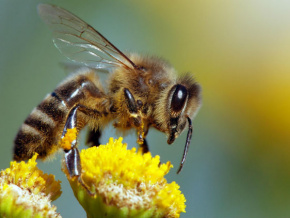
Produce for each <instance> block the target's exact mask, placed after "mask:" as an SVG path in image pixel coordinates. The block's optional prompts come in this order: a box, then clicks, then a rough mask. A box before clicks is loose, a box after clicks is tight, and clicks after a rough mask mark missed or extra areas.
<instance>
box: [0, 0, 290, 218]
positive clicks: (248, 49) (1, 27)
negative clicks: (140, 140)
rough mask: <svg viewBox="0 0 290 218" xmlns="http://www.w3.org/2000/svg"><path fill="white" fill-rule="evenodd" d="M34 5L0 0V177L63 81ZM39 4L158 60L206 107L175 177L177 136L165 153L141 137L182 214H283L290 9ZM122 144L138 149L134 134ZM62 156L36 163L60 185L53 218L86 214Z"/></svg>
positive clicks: (162, 1) (288, 202)
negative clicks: (27, 127) (31, 120)
mask: <svg viewBox="0 0 290 218" xmlns="http://www.w3.org/2000/svg"><path fill="white" fill-rule="evenodd" d="M39 2H40V1H36V0H34V1H33V0H26V1H21V0H19V1H14V0H2V1H1V2H0V31H1V34H0V49H1V50H0V102H1V103H0V129H1V131H0V138H1V148H0V149H1V150H0V151H1V152H0V168H1V169H2V168H6V167H8V166H9V161H10V160H11V157H12V141H13V138H14V136H15V134H16V132H17V130H18V128H19V126H20V125H21V123H22V122H23V121H24V119H25V117H26V116H27V115H28V114H29V113H30V111H31V110H32V109H33V107H35V106H36V105H37V104H38V103H39V102H40V101H41V100H42V99H43V97H44V96H45V95H46V94H47V93H49V92H51V91H52V90H53V89H54V88H55V87H56V85H57V84H58V83H59V82H60V81H61V80H62V79H63V78H65V77H66V75H67V73H66V72H65V71H64V70H63V69H62V67H61V66H60V65H59V63H60V62H63V61H66V59H65V58H64V57H63V56H62V55H61V54H60V53H59V52H58V51H57V49H55V47H54V45H53V43H52V41H51V32H50V30H49V29H48V28H47V26H46V25H45V24H44V23H43V22H42V21H41V20H40V18H39V17H38V15H37V12H36V6H37V4H38V3H39ZM41 2H49V3H52V4H57V5H59V6H62V7H64V8H66V9H67V10H69V11H71V12H73V13H75V14H77V15H78V16H80V17H81V18H82V19H84V20H85V21H87V22H88V23H90V24H91V25H92V26H94V27H95V28H96V29H97V30H99V31H100V32H101V33H102V34H103V35H105V36H106V37H107V38H108V39H109V40H110V41H111V42H112V43H113V44H115V45H116V46H117V47H118V48H119V49H120V50H122V51H136V52H140V53H143V54H154V55H157V56H161V57H164V58H165V59H167V60H168V61H170V62H171V63H172V64H173V66H175V68H176V69H177V70H178V71H179V72H186V71H190V72H192V73H193V74H194V75H195V77H196V79H197V80H198V81H199V82H200V83H201V85H202V88H203V106H202V108H201V110H200V112H199V114H198V115H197V117H196V119H195V120H194V134H193V140H192V143H191V147H190V150H189V155H188V158H187V162H186V164H185V166H184V170H183V171H182V173H181V174H180V175H176V173H175V171H176V169H177V166H178V164H179V161H180V159H181V156H182V152H183V146H184V142H185V137H186V134H185V133H184V134H183V135H182V136H181V137H180V138H179V139H178V140H176V142H175V143H174V144H173V145H171V146H168V145H167V143H166V138H165V136H164V135H163V134H162V133H160V132H157V131H155V130H152V131H151V132H150V133H149V136H148V141H149V143H150V145H151V151H152V153H153V155H156V154H159V155H160V156H161V160H162V162H166V161H168V160H170V161H172V163H173V164H174V166H175V168H174V170H172V172H170V174H169V175H168V177H167V178H168V180H169V181H173V180H175V181H176V182H177V183H178V184H179V185H180V186H181V190H182V192H183V193H184V194H185V197H186V199H187V203H186V204H187V208H186V210H187V213H186V214H182V215H181V217H184V218H185V217H187V218H191V217H194V218H245V217H250V218H273V217H275V218H285V217H290V171H289V169H290V158H289V157H290V138H289V133H290V115H289V112H290V73H289V72H290V13H289V11H290V1H286V0H280V1H274V0H235V1H234V0H232V1H215V0H210V1H192V0H180V1H166V0H158V1H148V0H146V1H145V0H139V1H133V0H131V1H111V0H109V1H97V0H94V1H93V0H90V1H56V0H54V1H41ZM111 130H112V128H109V129H108V130H107V131H106V134H105V135H104V137H103V138H102V140H103V142H106V141H107V139H108V137H109V136H112V135H115V134H112V133H111ZM116 137H117V136H116ZM124 141H125V142H127V143H129V144H130V145H135V135H134V134H132V135H130V136H128V137H126V138H125V139H124ZM61 154H62V153H60V154H59V155H57V156H56V159H54V160H52V161H49V162H46V163H40V167H41V168H42V169H43V170H44V171H45V172H48V173H54V174H56V178H57V179H61V180H62V181H63V183H62V184H63V186H62V188H63V195H62V196H61V197H60V198H59V199H58V200H57V201H56V202H55V204H56V205H57V207H58V212H60V213H61V214H62V216H63V217H72V218H74V217H76V218H77V217H85V213H84V211H83V209H82V208H81V206H79V205H78V203H77V202H76V200H75V199H74V197H73V194H72V192H71V190H70V186H69V184H68V183H67V182H66V179H65V178H64V176H63V174H62V172H61V171H60V159H61V156H62V155H61Z"/></svg>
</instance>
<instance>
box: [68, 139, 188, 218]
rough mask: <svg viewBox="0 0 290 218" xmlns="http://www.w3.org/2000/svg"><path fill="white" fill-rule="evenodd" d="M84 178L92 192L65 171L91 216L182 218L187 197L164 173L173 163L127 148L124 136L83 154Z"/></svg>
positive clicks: (82, 152) (77, 196)
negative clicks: (123, 139)
mask: <svg viewBox="0 0 290 218" xmlns="http://www.w3.org/2000/svg"><path fill="white" fill-rule="evenodd" d="M80 158H81V165H82V174H81V175H82V177H81V179H82V181H83V183H84V184H85V185H86V186H87V187H88V188H89V189H90V190H91V192H92V193H94V194H93V195H92V194H90V193H88V192H87V191H86V189H84V188H83V186H82V185H80V183H79V182H78V180H77V179H76V178H70V176H69V174H68V172H67V170H66V168H65V167H63V168H64V172H65V173H66V175H67V178H68V179H69V181H70V183H71V186H72V189H73V191H74V194H75V196H76V198H77V199H78V200H79V202H80V204H81V205H82V206H83V207H84V209H85V210H86V212H87V215H88V217H105V216H111V217H146V218H147V217H179V216H180V213H181V212H185V201H186V200H185V197H184V195H183V194H181V192H180V190H179V186H178V185H177V184H176V183H175V182H172V183H170V184H168V183H167V181H166V179H165V178H164V176H165V175H166V174H167V173H168V172H169V170H170V168H172V165H171V163H170V162H167V163H165V164H160V157H159V156H155V157H152V156H151V154H150V153H146V154H142V152H141V149H140V150H139V151H137V152H136V149H135V148H133V149H131V150H127V146H126V144H122V138H119V139H118V140H113V138H110V140H109V143H108V144H107V145H100V146H98V147H91V148H89V149H86V150H82V151H81V153H80Z"/></svg>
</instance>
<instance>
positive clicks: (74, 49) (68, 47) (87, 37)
mask: <svg viewBox="0 0 290 218" xmlns="http://www.w3.org/2000/svg"><path fill="white" fill-rule="evenodd" d="M38 13H39V15H40V17H41V18H42V19H43V20H44V22H45V23H47V24H48V26H49V27H50V28H51V29H52V30H53V33H54V37H53V42H54V44H55V46H56V47H57V48H58V49H59V50H60V52H61V53H63V54H64V55H65V56H66V57H67V58H69V59H71V60H73V61H77V62H81V63H83V64H85V65H87V66H89V67H93V68H108V67H116V66H121V67H125V68H132V69H134V68H137V66H136V65H135V64H134V63H133V62H132V61H131V60H130V59H129V58H128V57H127V56H126V55H125V54H123V53H122V52H121V51H120V50H119V49H117V48H116V47H115V46H114V45H113V44H112V43H110V42H109V41H108V40H107V39H106V38H105V37H104V36H103V35H102V34H100V33H99V32H98V31H97V30H95V29H94V28H93V27H91V26H90V25H89V24H87V23H86V22H84V21H83V20H81V19H80V18H78V17H77V16H75V15H73V14H72V13H70V12H68V11H66V10H64V9H62V8H59V7H57V6H54V5H47V4H40V5H39V6H38Z"/></svg>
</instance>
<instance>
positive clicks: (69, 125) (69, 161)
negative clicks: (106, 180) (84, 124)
mask: <svg viewBox="0 0 290 218" xmlns="http://www.w3.org/2000/svg"><path fill="white" fill-rule="evenodd" d="M78 110H79V111H81V112H83V113H84V114H86V115H89V116H98V115H99V114H100V113H99V112H98V111H96V110H94V109H90V108H88V107H86V106H83V105H76V106H75V107H73V108H72V109H71V111H70V113H69V115H68V117H67V120H66V123H65V126H64V129H63V133H62V138H64V137H65V136H66V134H67V133H68V131H69V130H72V129H75V130H76V128H77V111H78ZM76 137H77V136H76ZM76 137H75V139H74V140H72V141H71V142H70V147H63V150H64V152H65V163H66V167H67V170H68V173H69V175H70V177H78V180H79V182H80V184H81V185H82V186H83V187H84V188H85V189H86V190H87V191H88V193H89V194H91V195H93V193H92V192H91V191H90V190H89V188H88V187H87V186H86V185H85V184H84V182H83V180H82V178H81V171H82V168H81V161H80V153H79V150H78V148H77V138H76Z"/></svg>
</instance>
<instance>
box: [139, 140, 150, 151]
mask: <svg viewBox="0 0 290 218" xmlns="http://www.w3.org/2000/svg"><path fill="white" fill-rule="evenodd" d="M140 147H141V148H142V153H143V154H145V153H147V152H150V151H149V146H148V143H147V140H146V139H143V143H142V144H140Z"/></svg>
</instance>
